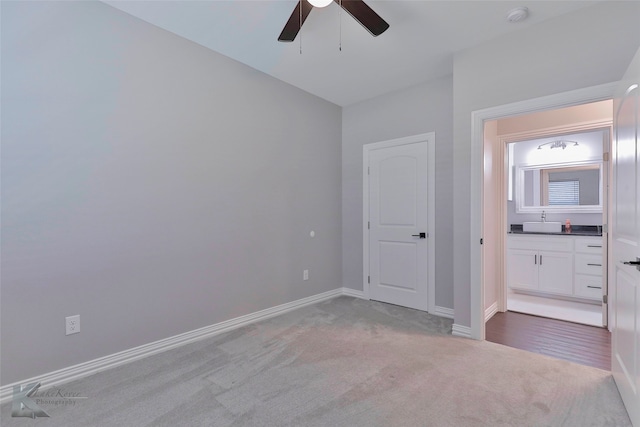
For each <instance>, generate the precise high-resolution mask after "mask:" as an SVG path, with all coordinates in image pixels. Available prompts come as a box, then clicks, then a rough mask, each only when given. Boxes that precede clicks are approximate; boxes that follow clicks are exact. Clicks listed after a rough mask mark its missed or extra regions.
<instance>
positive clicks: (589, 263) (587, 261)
mask: <svg viewBox="0 0 640 427" xmlns="http://www.w3.org/2000/svg"><path fill="white" fill-rule="evenodd" d="M575 262H576V274H591V275H594V276H602V262H603V259H602V255H584V254H576V258H575Z"/></svg>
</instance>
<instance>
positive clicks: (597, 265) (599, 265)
mask: <svg viewBox="0 0 640 427" xmlns="http://www.w3.org/2000/svg"><path fill="white" fill-rule="evenodd" d="M587 265H591V266H593V267H602V264H591V263H589V262H588V263H587Z"/></svg>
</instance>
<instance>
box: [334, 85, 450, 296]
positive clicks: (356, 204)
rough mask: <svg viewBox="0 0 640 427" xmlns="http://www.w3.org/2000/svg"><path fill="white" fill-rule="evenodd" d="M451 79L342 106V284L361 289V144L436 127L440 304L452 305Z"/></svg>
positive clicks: (437, 287) (438, 290) (438, 286)
mask: <svg viewBox="0 0 640 427" xmlns="http://www.w3.org/2000/svg"><path fill="white" fill-rule="evenodd" d="M452 81H453V80H452V77H451V76H450V77H446V78H443V79H439V80H435V81H432V82H430V83H425V84H422V85H419V86H415V87H411V88H408V89H405V90H402V91H397V92H394V93H392V94H389V95H383V96H380V97H377V98H373V99H370V100H367V101H363V102H361V103H358V104H354V105H350V106H348V107H345V108H343V113H342V128H343V130H342V178H343V179H342V231H343V234H342V253H343V261H342V266H343V267H342V268H343V273H342V276H343V285H344V286H345V287H349V288H352V289H357V290H362V283H363V282H362V280H363V279H362V277H363V275H362V146H363V145H364V144H368V143H372V142H379V141H385V140H389V139H394V138H401V137H405V136H411V135H417V134H421V133H426V132H431V131H435V134H436V147H435V150H436V206H435V208H436V218H435V221H436V225H435V227H436V230H435V232H436V241H435V245H436V254H435V258H436V270H435V274H436V301H435V303H436V305H437V306H441V307H446V308H453V267H452V258H453V246H452V241H451V235H452V229H453V224H452V222H451V217H452V215H453V212H452V210H453V202H452V200H453V187H452V179H453V173H452V154H453V152H452V148H453V146H452V115H451V114H452V110H453V104H452V101H453V100H452Z"/></svg>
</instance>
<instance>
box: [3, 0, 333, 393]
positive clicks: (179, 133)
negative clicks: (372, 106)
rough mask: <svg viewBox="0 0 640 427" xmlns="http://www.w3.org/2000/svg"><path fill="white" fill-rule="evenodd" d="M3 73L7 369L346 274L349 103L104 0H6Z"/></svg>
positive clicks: (281, 298)
mask: <svg viewBox="0 0 640 427" xmlns="http://www.w3.org/2000/svg"><path fill="white" fill-rule="evenodd" d="M1 83H2V164H1V167H2V277H1V279H2V305H1V311H2V317H1V320H2V329H1V334H2V353H1V356H2V357H1V358H2V365H1V370H2V383H3V384H7V383H11V382H14V381H18V380H22V379H26V378H29V377H32V376H35V375H39V374H43V373H46V372H50V371H53V370H56V369H59V368H63V367H67V366H71V365H74V364H77V363H81V362H84V361H87V360H91V359H94V358H97V357H100V356H105V355H108V354H112V353H115V352H118V351H121V350H125V349H129V348H132V347H135V346H138V345H142V344H145V343H149V342H153V341H155V340H159V339H163V338H166V337H169V336H173V335H176V334H179V333H182V332H186V331H191V330H193V329H196V328H200V327H204V326H207V325H211V324H215V323H218V322H220V321H223V320H227V319H231V318H234V317H237V316H240V315H244V314H247V313H252V312H255V311H258V310H261V309H264V308H268V307H273V306H275V305H278V304H282V303H286V302H289V301H293V300H296V299H300V298H303V297H306V296H310V295H315V294H318V293H321V292H324V291H329V290H332V289H336V288H338V287H340V286H341V274H342V268H341V262H342V259H341V220H340V217H341V211H340V205H341V201H340V192H341V160H340V159H341V148H340V147H341V109H340V108H339V107H338V106H336V105H333V104H330V103H328V102H326V101H323V100H321V99H319V98H316V97H314V96H311V95H309V94H308V93H305V92H302V91H300V90H298V89H295V88H293V87H292V86H289V85H286V84H284V83H282V82H280V81H278V80H275V79H273V78H271V77H268V76H266V75H264V74H261V73H260V72H258V71H255V70H253V69H250V68H248V67H246V66H244V65H241V64H240V63H237V62H235V61H232V60H230V59H228V58H226V57H223V56H221V55H218V54H216V53H213V52H211V51H209V50H207V49H205V48H203V47H201V46H199V45H196V44H194V43H191V42H188V41H186V40H184V39H181V38H179V37H177V36H175V35H173V34H171V33H168V32H165V31H163V30H160V29H158V28H156V27H154V26H152V25H149V24H146V23H144V22H143V21H140V20H137V19H135V18H133V17H131V16H129V15H126V14H124V13H122V12H120V11H117V10H115V9H113V8H111V7H109V6H106V5H104V4H102V3H99V2H44V3H34V2H15V3H14V2H2V81H1ZM311 230H315V232H316V237H315V238H314V239H311V238H310V236H309V232H310V231H311ZM304 268H307V269H309V270H310V276H311V277H310V280H309V281H305V282H303V281H302V270H303V269H304ZM73 314H80V315H81V330H82V332H81V333H80V334H77V335H71V336H67V337H65V335H64V318H65V316H69V315H73Z"/></svg>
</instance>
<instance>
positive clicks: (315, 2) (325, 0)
mask: <svg viewBox="0 0 640 427" xmlns="http://www.w3.org/2000/svg"><path fill="white" fill-rule="evenodd" d="M308 1H309V3H311V6H313V7H325V6H329V4H331V2H332V1H333V0H308Z"/></svg>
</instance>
